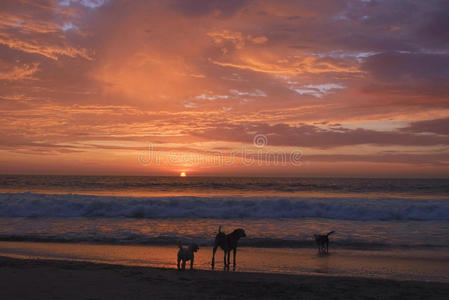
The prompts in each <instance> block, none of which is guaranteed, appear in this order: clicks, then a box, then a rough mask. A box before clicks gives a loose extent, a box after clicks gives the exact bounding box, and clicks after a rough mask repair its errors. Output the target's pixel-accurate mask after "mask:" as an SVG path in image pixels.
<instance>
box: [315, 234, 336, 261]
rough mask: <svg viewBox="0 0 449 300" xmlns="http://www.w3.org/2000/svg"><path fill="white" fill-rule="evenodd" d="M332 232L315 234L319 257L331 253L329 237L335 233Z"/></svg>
mask: <svg viewBox="0 0 449 300" xmlns="http://www.w3.org/2000/svg"><path fill="white" fill-rule="evenodd" d="M334 232H335V231H333V230H332V231H331V232H329V233H328V234H314V235H313V236H314V238H315V242H316V244H317V246H318V255H326V254H328V253H329V235H331V234H332V233H334Z"/></svg>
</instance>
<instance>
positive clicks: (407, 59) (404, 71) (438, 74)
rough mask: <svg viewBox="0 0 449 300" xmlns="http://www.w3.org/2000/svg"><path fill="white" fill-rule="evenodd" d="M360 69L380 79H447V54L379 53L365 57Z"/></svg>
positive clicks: (448, 66)
mask: <svg viewBox="0 0 449 300" xmlns="http://www.w3.org/2000/svg"><path fill="white" fill-rule="evenodd" d="M362 70H364V71H367V72H368V73H370V74H371V75H372V76H373V77H374V78H375V79H377V80H381V81H390V82H391V81H394V82H401V81H410V80H412V81H420V80H449V54H421V53H399V52H388V53H381V54H377V55H373V56H370V57H367V58H366V59H365V61H364V63H363V64H362Z"/></svg>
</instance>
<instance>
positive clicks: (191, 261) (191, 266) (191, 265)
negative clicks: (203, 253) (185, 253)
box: [190, 256, 195, 270]
mask: <svg viewBox="0 0 449 300" xmlns="http://www.w3.org/2000/svg"><path fill="white" fill-rule="evenodd" d="M194 259H195V257H194V256H192V259H191V260H190V270H193V260H194Z"/></svg>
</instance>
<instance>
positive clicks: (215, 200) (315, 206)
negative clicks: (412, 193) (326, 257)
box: [0, 193, 449, 221]
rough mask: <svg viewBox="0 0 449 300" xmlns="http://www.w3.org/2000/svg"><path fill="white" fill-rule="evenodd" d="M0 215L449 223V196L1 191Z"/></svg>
mask: <svg viewBox="0 0 449 300" xmlns="http://www.w3.org/2000/svg"><path fill="white" fill-rule="evenodd" d="M0 217H6V218H8V217H106V218H115V217H124V218H153V219H157V218H213V219H279V218H287V219H300V218H327V219H337V220H359V221H365V220H366V221H394V220H414V221H449V199H404V198H362V197H359V198H347V197H345V198H344V197H334V198H297V197H144V198H137V197H116V196H94V195H78V194H38V193H0Z"/></svg>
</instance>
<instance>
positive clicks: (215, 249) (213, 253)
mask: <svg viewBox="0 0 449 300" xmlns="http://www.w3.org/2000/svg"><path fill="white" fill-rule="evenodd" d="M216 251H217V245H214V249H212V264H211V265H212V270H213V269H214V266H215V252H216Z"/></svg>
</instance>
